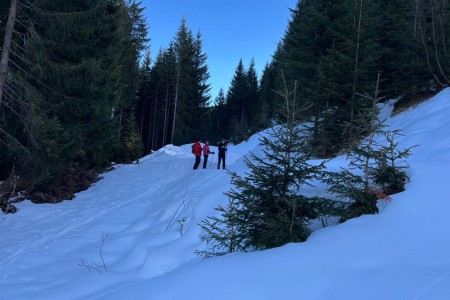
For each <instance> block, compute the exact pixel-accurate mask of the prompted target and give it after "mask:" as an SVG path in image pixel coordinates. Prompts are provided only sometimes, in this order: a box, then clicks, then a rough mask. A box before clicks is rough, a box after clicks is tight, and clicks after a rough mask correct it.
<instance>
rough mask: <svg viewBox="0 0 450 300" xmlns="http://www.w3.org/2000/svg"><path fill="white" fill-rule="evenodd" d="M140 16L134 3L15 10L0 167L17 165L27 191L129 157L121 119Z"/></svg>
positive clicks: (132, 85) (138, 45) (142, 31)
mask: <svg viewBox="0 0 450 300" xmlns="http://www.w3.org/2000/svg"><path fill="white" fill-rule="evenodd" d="M141 13H142V8H140V4H139V3H136V2H134V1H127V2H125V1H115V2H111V1H107V0H95V1H48V0H36V1H32V5H25V6H20V7H19V11H18V15H17V16H18V17H17V22H16V24H15V28H14V29H15V32H14V36H13V39H14V43H13V45H14V46H13V47H12V49H11V51H12V55H11V56H10V65H9V70H8V73H9V75H10V76H8V80H7V82H6V89H5V91H6V92H5V97H4V99H3V103H2V104H4V105H2V106H1V107H0V116H1V118H0V119H1V120H2V122H4V126H2V132H1V135H0V139H1V141H2V142H3V143H4V145H7V151H6V153H7V154H6V155H5V156H4V158H2V161H1V162H0V164H2V166H1V169H2V170H3V169H7V170H8V169H10V168H11V167H12V164H14V165H16V167H17V170H18V172H20V173H21V174H25V175H26V176H27V178H28V179H29V184H28V188H29V191H31V190H36V189H40V188H42V189H52V188H53V187H55V186H58V185H59V184H61V183H62V181H61V178H62V176H61V175H62V174H64V173H67V171H68V170H71V169H73V168H81V169H90V168H98V167H104V166H106V165H107V164H108V163H109V162H111V161H112V160H114V161H125V160H128V159H132V158H131V157H130V152H126V153H125V152H123V151H121V150H120V149H122V148H123V147H124V145H126V143H127V142H129V138H130V136H132V135H133V133H131V132H130V127H129V126H128V127H127V125H126V124H129V121H130V119H129V118H128V117H129V116H130V117H131V114H129V113H128V112H129V111H130V108H132V105H133V100H134V98H135V91H136V82H137V74H138V72H137V71H138V69H137V66H138V60H139V56H140V53H139V52H140V51H141V50H142V47H143V44H144V43H145V42H146V37H145V35H146V33H147V32H146V27H145V23H144V22H143V19H142V15H141ZM125 131H126V132H125ZM132 155H138V153H137V152H133V153H132ZM134 158H136V157H134ZM134 158H133V159H134Z"/></svg>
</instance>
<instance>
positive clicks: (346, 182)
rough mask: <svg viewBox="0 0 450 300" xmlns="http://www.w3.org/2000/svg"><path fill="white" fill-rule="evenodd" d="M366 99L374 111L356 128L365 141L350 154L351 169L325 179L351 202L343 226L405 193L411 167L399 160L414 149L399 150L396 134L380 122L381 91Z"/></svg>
mask: <svg viewBox="0 0 450 300" xmlns="http://www.w3.org/2000/svg"><path fill="white" fill-rule="evenodd" d="M377 87H378V86H377ZM365 98H366V99H368V100H370V101H371V102H372V107H371V108H368V109H366V111H365V112H364V115H365V116H366V117H365V118H359V119H358V121H359V123H358V124H359V126H357V127H355V131H357V132H358V134H361V135H362V134H365V137H364V138H363V139H361V140H360V141H359V143H358V144H354V146H353V148H352V149H351V150H350V151H349V152H348V153H347V160H348V162H349V169H348V170H342V171H341V172H338V173H328V175H327V177H326V182H327V184H328V186H329V191H330V192H331V193H332V194H335V195H336V196H337V197H338V198H339V199H342V200H344V201H348V202H349V207H348V209H347V210H346V212H345V213H344V214H343V215H342V216H341V220H340V222H344V221H346V220H348V219H351V218H356V217H359V216H361V215H363V214H375V213H378V208H377V201H378V200H380V199H384V200H389V196H388V195H389V194H392V193H393V192H399V191H402V190H404V184H405V182H406V179H407V176H406V173H405V169H407V168H408V166H407V165H405V164H404V165H400V163H402V162H401V161H400V160H402V159H404V158H406V157H408V156H409V154H410V149H411V148H408V149H406V150H398V149H397V143H395V142H394V136H395V135H396V134H397V132H396V131H388V130H386V125H385V124H384V121H385V120H380V119H379V118H378V114H379V110H378V107H377V104H378V103H379V100H380V98H379V97H378V89H377V88H376V89H375V95H374V96H370V95H366V96H365ZM376 137H378V138H380V137H385V138H386V141H387V142H388V144H389V145H388V146H383V144H381V143H380V142H379V140H378V139H376ZM391 189H392V190H391Z"/></svg>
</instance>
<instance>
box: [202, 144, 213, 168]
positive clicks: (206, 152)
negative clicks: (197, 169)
mask: <svg viewBox="0 0 450 300" xmlns="http://www.w3.org/2000/svg"><path fill="white" fill-rule="evenodd" d="M210 153H211V154H214V152H211V151H209V141H206V142H205V144H204V145H203V169H206V165H207V164H208V155H209V154H210Z"/></svg>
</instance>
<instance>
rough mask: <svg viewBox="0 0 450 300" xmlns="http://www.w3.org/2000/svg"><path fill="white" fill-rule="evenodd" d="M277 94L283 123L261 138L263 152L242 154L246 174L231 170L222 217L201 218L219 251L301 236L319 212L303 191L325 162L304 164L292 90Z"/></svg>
mask: <svg viewBox="0 0 450 300" xmlns="http://www.w3.org/2000/svg"><path fill="white" fill-rule="evenodd" d="M280 95H281V96H282V97H284V100H285V103H284V108H283V109H282V111H283V112H284V114H283V115H284V119H283V120H284V122H283V123H282V125H279V126H276V127H272V128H271V129H270V130H268V132H267V136H265V135H262V136H261V137H260V146H261V148H262V155H261V156H259V155H257V154H255V153H251V154H250V156H249V157H246V158H245V162H246V164H247V166H248V168H249V172H248V173H246V175H245V176H240V175H238V174H236V173H232V174H231V175H232V183H233V185H234V186H235V187H234V188H233V189H231V190H230V191H229V192H228V193H227V196H228V197H229V199H230V204H229V206H228V208H227V209H223V208H220V211H221V212H223V214H222V219H217V218H209V219H208V220H206V221H205V222H203V227H204V230H205V231H206V237H205V240H207V241H208V242H210V243H211V241H213V243H212V249H213V250H215V249H219V250H220V251H219V252H218V253H219V254H224V253H227V252H230V251H236V250H237V251H246V250H248V249H267V248H272V247H277V246H281V245H284V244H286V243H290V242H301V241H305V240H306V239H307V238H308V236H309V234H310V229H309V228H308V225H309V222H310V219H312V218H316V217H317V216H318V212H317V211H316V208H317V205H315V204H314V201H315V200H316V199H317V198H315V197H312V198H310V197H307V196H305V195H303V194H302V193H303V189H304V188H305V187H309V186H312V184H311V182H312V180H314V179H317V177H319V176H320V172H321V170H322V168H323V165H322V164H316V165H312V164H309V163H308V159H310V156H309V155H308V148H307V136H308V134H307V132H308V129H307V128H306V127H304V126H301V125H298V123H297V121H298V119H297V116H296V113H295V110H294V109H293V108H294V107H295V93H294V94H292V93H288V91H287V90H285V91H283V92H282V93H281V94H280ZM224 233H225V234H224ZM230 233H232V234H231V235H230ZM213 252H214V251H213ZM203 254H207V255H211V253H210V252H205V253H203Z"/></svg>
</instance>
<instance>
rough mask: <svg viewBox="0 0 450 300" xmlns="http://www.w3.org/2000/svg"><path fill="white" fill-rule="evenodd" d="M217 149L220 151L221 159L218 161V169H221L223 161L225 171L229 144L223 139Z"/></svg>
mask: <svg viewBox="0 0 450 300" xmlns="http://www.w3.org/2000/svg"><path fill="white" fill-rule="evenodd" d="M217 149H219V157H218V159H217V169H220V162H221V161H222V168H223V169H225V158H226V156H227V143H226V142H225V139H222V141H221V142H220V143H219V145H218V146H217Z"/></svg>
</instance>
